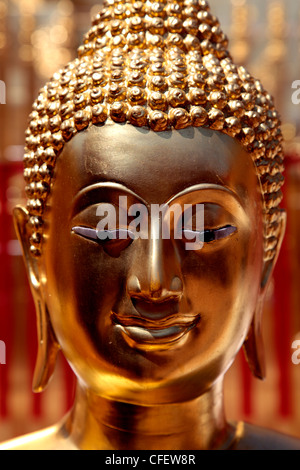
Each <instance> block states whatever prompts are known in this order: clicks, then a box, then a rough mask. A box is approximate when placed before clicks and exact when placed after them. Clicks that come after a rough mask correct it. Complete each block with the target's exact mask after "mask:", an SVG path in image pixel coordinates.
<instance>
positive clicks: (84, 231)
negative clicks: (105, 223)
mask: <svg viewBox="0 0 300 470" xmlns="http://www.w3.org/2000/svg"><path fill="white" fill-rule="evenodd" d="M72 232H74V233H76V234H77V235H80V236H82V237H84V238H88V239H90V240H95V241H104V240H107V238H108V239H110V240H116V239H118V240H122V239H124V240H126V239H127V238H131V239H132V240H134V239H135V236H134V233H133V232H131V231H130V230H127V229H115V230H99V231H98V230H97V229H94V228H89V227H80V226H76V227H73V228H72ZM117 232H118V233H122V234H123V235H127V236H126V237H125V236H124V237H119V238H118V237H115V236H114V235H115V234H116V233H117ZM101 233H104V234H106V235H108V237H107V236H106V237H105V238H101V237H99V234H101ZM110 235H113V236H112V237H110Z"/></svg>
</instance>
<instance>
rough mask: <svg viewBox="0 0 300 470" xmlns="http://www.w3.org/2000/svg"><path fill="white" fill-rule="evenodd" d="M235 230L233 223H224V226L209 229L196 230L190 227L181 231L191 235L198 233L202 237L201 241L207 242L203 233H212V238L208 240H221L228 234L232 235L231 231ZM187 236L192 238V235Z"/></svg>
mask: <svg viewBox="0 0 300 470" xmlns="http://www.w3.org/2000/svg"><path fill="white" fill-rule="evenodd" d="M235 232H237V227H234V226H233V225H226V226H225V227H220V228H218V229H210V230H203V231H201V232H200V231H197V230H190V229H184V230H183V233H184V234H185V235H188V234H190V235H192V234H198V235H200V236H202V237H203V239H202V241H203V242H204V243H209V242H207V241H205V235H208V234H214V238H213V239H212V240H210V241H218V240H222V239H223V238H227V237H229V236H230V235H232V234H233V233H235ZM187 238H188V239H189V238H192V237H188V236H187Z"/></svg>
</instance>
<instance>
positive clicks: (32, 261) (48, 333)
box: [13, 206, 60, 392]
mask: <svg viewBox="0 0 300 470" xmlns="http://www.w3.org/2000/svg"><path fill="white" fill-rule="evenodd" d="M13 215H14V223H15V230H16V233H17V236H18V239H19V242H20V244H21V246H22V249H23V255H24V261H25V267H26V270H27V275H28V279H29V284H30V288H31V293H32V295H33V299H34V304H35V309H36V318H37V335H38V351H37V361H36V367H35V372H34V378H33V390H34V392H41V391H43V390H44V389H45V388H46V387H47V385H48V383H49V382H50V380H51V378H52V376H53V372H54V369H55V363H56V358H57V354H58V351H59V349H60V347H59V344H58V342H57V340H56V338H55V334H54V332H53V329H52V325H51V321H50V317H49V313H48V310H47V305H46V303H45V300H44V297H43V292H42V286H41V283H40V268H39V263H40V261H39V260H38V259H37V258H35V257H34V256H32V254H31V252H30V242H29V238H30V233H29V230H28V221H29V214H28V212H27V210H26V209H25V208H24V207H21V206H17V207H16V208H15V209H14V214H13Z"/></svg>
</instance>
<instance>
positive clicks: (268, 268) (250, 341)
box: [244, 211, 286, 380]
mask: <svg viewBox="0 0 300 470" xmlns="http://www.w3.org/2000/svg"><path fill="white" fill-rule="evenodd" d="M285 229H286V212H285V211H283V212H282V215H281V220H280V228H279V234H278V242H277V245H276V249H275V253H274V257H273V258H272V259H270V260H267V261H265V262H264V266H263V271H262V278H261V292H260V296H259V300H258V303H257V306H256V310H255V312H254V315H253V320H252V323H251V325H250V329H249V332H248V336H247V338H246V340H245V342H244V354H245V357H246V360H247V362H248V365H249V368H250V370H251V372H252V374H253V375H254V377H257V378H259V379H261V380H263V379H264V378H265V377H266V366H265V357H264V345H263V337H262V313H263V305H264V300H265V296H266V292H267V290H268V287H269V284H270V280H271V278H272V274H273V271H274V268H275V265H276V262H277V258H278V255H279V252H280V248H281V245H282V240H283V237H284V234H285Z"/></svg>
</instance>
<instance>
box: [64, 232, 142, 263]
mask: <svg viewBox="0 0 300 470" xmlns="http://www.w3.org/2000/svg"><path fill="white" fill-rule="evenodd" d="M72 232H73V233H75V234H76V235H79V236H81V237H83V238H86V239H87V240H91V241H93V242H95V243H98V244H100V245H101V246H102V247H103V249H104V251H105V252H106V253H107V254H108V255H110V256H112V257H113V258H117V257H119V256H120V254H121V252H122V251H123V250H125V249H126V248H127V247H128V246H129V245H131V243H132V242H133V240H134V238H135V235H134V233H133V232H131V231H130V230H128V229H123V228H118V229H114V230H97V229H93V228H90V227H82V226H76V227H73V228H72Z"/></svg>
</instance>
